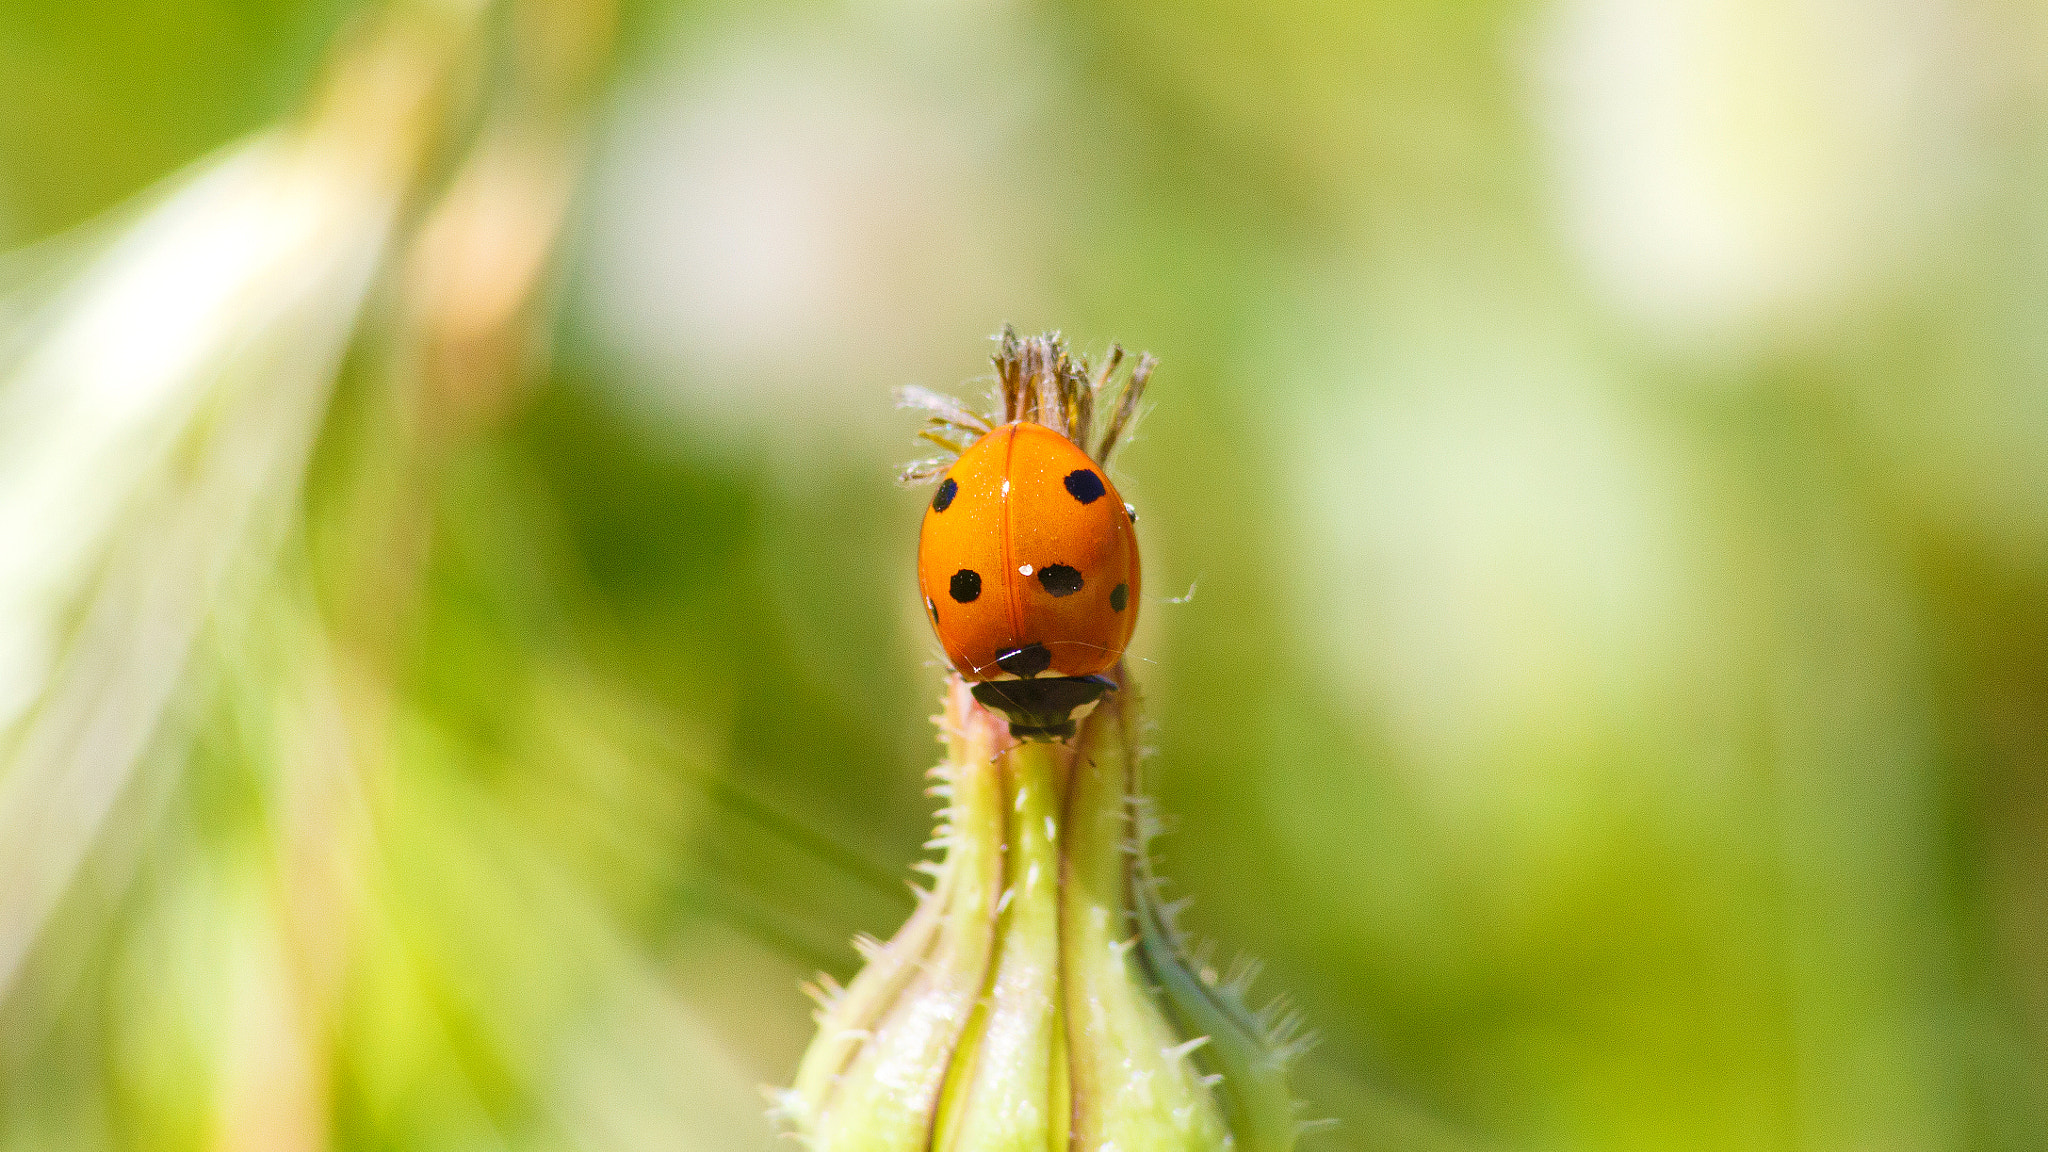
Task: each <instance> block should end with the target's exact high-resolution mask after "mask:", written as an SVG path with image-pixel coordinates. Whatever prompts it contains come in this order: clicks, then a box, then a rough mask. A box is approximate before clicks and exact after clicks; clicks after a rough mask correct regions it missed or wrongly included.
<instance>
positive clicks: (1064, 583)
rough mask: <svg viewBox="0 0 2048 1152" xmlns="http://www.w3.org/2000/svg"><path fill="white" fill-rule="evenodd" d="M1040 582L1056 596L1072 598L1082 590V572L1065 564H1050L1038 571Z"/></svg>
mask: <svg viewBox="0 0 2048 1152" xmlns="http://www.w3.org/2000/svg"><path fill="white" fill-rule="evenodd" d="M1038 582H1039V583H1040V584H1043V585H1045V590H1046V591H1047V592H1050V593H1052V594H1053V595H1054V596H1072V595H1073V594H1074V593H1076V592H1079V591H1080V590H1081V572H1080V570H1079V569H1076V568H1069V567H1067V566H1066V565H1065V564H1048V565H1046V566H1045V567H1043V568H1040V569H1039V570H1038Z"/></svg>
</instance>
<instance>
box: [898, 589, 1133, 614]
mask: <svg viewBox="0 0 2048 1152" xmlns="http://www.w3.org/2000/svg"><path fill="white" fill-rule="evenodd" d="M1130 602H1131V586H1130V585H1129V584H1119V585H1117V586H1116V588H1115V589H1114V590H1112V591H1111V592H1110V594H1109V606H1110V607H1111V608H1113V609H1115V610H1116V611H1118V612H1121V611H1123V610H1124V605H1126V604H1129V603H1130ZM932 619H934V620H936V619H938V617H936V616H934V617H932Z"/></svg>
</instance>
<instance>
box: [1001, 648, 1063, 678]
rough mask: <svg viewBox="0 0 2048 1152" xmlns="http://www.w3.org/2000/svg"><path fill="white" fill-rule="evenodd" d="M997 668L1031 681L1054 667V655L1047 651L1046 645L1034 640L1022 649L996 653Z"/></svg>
mask: <svg viewBox="0 0 2048 1152" xmlns="http://www.w3.org/2000/svg"><path fill="white" fill-rule="evenodd" d="M996 667H998V668H1001V669H1002V670H1003V671H1005V672H1008V673H1010V674H1011V675H1013V676H1022V677H1024V678H1025V679H1026V680H1029V679H1031V678H1032V677H1033V676H1036V675H1038V674H1039V673H1040V672H1043V671H1045V670H1046V669H1047V668H1050V667H1052V653H1050V652H1047V651H1046V650H1045V645H1043V644H1040V643H1038V642H1037V641H1035V640H1034V641H1032V642H1031V643H1029V644H1026V645H1025V646H1023V647H1022V648H1012V649H1010V650H1009V651H1007V652H998V653H996Z"/></svg>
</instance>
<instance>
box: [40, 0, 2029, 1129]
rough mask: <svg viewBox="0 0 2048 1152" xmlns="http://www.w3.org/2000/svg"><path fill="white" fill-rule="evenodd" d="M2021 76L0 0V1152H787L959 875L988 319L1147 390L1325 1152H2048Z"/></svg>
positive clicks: (1597, 43)
mask: <svg viewBox="0 0 2048 1152" xmlns="http://www.w3.org/2000/svg"><path fill="white" fill-rule="evenodd" d="M2043 61H2048V16H2044V14H2043V10H2042V9H2041V8H2040V7H2039V6H2038V5H2033V4H2028V3H2017V2H2008V0H1870V2H1866V3H1851V2H1843V0H1777V2H1763V0H1515V2H1479V3H1458V2H1443V0H1384V2H1370V3H1342V4H1331V3H1318V2H1314V0H1266V2H1262V3H1230V2H1226V3H1197V4H1176V3H1165V2H1162V0H1137V2H1128V3H1118V4H1104V5H1096V4H1085V3H1078V4H1073V3H1053V4H1026V3H1021V2H1016V0H960V2H957V3H940V2H924V0H870V2H867V3H861V4H845V5H833V4H818V3H780V2H770V3H738V2H711V3H702V4H685V3H675V4H668V3H653V2H648V0H630V2H629V3H627V4H626V6H625V7H623V8H622V9H619V10H617V11H611V10H608V9H606V8H603V7H601V6H597V5H586V4H579V3H575V2H573V0H499V2H497V3H488V4H487V3H483V2H482V0H415V2H411V3H405V2H400V3H396V4H393V5H391V6H389V7H375V6H363V5H359V4H355V3H350V2H348V0H312V2H309V3H297V4H294V3H281V4H273V3H262V2H256V0H125V2H121V3H113V4H104V5H69V4H66V5H45V4H34V3H29V2H27V0H6V2H0V248H4V249H7V250H10V251H11V252H12V255H9V256H7V257H5V258H4V259H0V771H4V773H5V774H4V775H0V1149H6V1150H10V1152H11V1150H15V1149H20V1150H24V1152H26V1150H30V1149H35V1150H45V1149H50V1150H54V1149H89V1148H90V1149H97V1148H136V1149H150V1150H177V1149H202V1148H203V1149H247V1150H259V1149H260V1150H271V1149H277V1150H296V1149H307V1150H311V1149H328V1148H333V1149H373V1148H377V1149H381V1148H390V1149H400V1148H403V1149H458V1148H459V1149H488V1148H504V1149H528V1148H532V1149H539V1148H564V1149H593V1150H595V1149H623V1150H632V1149H650V1150H651V1149H656V1148H660V1149H698V1148H702V1149H741V1148H766V1147H769V1146H770V1145H771V1143H772V1135H771V1133H770V1130H769V1127H768V1125H767V1122H766V1121H765V1120H764V1119H763V1118H762V1112H763V1109H764V1106H765V1105H764V1101H763V1100H762V1099H761V1097H760V1095H759V1093H758V1087H759V1086H760V1085H763V1084H773V1083H782V1082H786V1080H787V1078H788V1077H789V1075H790V1074H791V1072H792V1070H793V1069H794V1066H795V1061H796V1058H797V1056H798V1054H799V1053H800V1052H801V1050H802V1047H803V1045H804V1043H805V1042H806V1040H807V1039H808V1033H809V1028H810V1024H809V1020H808V1010H809V1007H810V1006H809V1003H808V1002H807V1001H805V1000H804V999H803V998H802V997H801V996H800V995H798V993H797V991H796V986H797V984H798V982H799V981H800V980H801V979H804V978H807V977H808V976H809V975H811V974H812V973H813V972H815V971H817V970H820V969H822V970H824V971H826V972H829V973H832V974H834V975H836V976H838V977H839V978H842V979H844V978H845V977H847V976H848V975H850V973H851V971H852V970H853V968H854V963H855V955H854V952H853V950H852V949H851V948H850V947H849V946H848V943H847V942H848V940H849V938H850V937H851V936H852V935H853V934H855V933H857V932H867V933H872V934H876V935H886V934H887V933H888V932H890V931H892V930H893V929H894V927H895V926H896V925H897V923H899V922H900V920H901V919H902V917H903V916H904V915H905V914H906V913H907V912H908V910H909V908H910V906H911V901H910V896H909V893H908V890H907V889H906V888H905V886H904V883H903V881H904V879H905V878H906V877H908V876H909V872H908V865H909V864H910V863H911V862H912V861H913V860H914V859H916V858H917V857H918V855H919V845H920V843H921V842H922V841H923V840H924V838H925V836H926V835H927V833H928V830H929V821H930V814H931V807H932V803H933V802H932V801H930V800H929V799H927V798H926V797H925V796H924V795H923V793H922V790H923V787H924V783H925V782H924V780H923V778H922V773H923V771H924V769H925V768H926V767H927V766H928V765H929V764H931V763H932V762H933V761H934V759H935V757H936V748H935V747H934V744H933V730H932V728H931V726H930V724H929V723H928V721H927V717H928V716H929V715H930V714H931V713H932V712H933V711H934V710H935V704H936V697H937V693H938V690H939V686H940V680H941V674H942V673H941V668H942V665H943V656H942V655H941V654H940V653H939V651H938V649H937V647H936V645H935V643H934V642H933V641H932V639H931V638H930V636H929V635H928V634H927V631H926V629H925V627H924V624H923V621H922V617H921V613H920V612H919V609H918V604H917V601H916V596H915V592H914V585H913V572H912V553H913V549H914V544H913V539H914V533H915V531H916V525H917V523H918V516H919V512H920V504H921V502H922V501H923V499H924V496H923V495H922V494H921V493H919V492H917V491H914V490H906V489H903V488H900V487H898V486H896V485H895V484H894V482H893V480H892V476H893V473H894V470H895V467H896V466H897V465H899V464H900V463H902V462H903V461H905V460H908V459H911V458H912V457H914V456H916V455H919V454H920V453H919V452H918V449H917V447H916V445H915V443H914V442H913V441H912V439H911V435H912V433H913V431H914V430H915V426H916V424H917V421H916V418H915V417H914V416H912V415H910V414H908V413H902V412H897V411H892V410H891V408H890V406H889V390H890V388H892V387H893V386H895V385H899V384H906V383H919V384H924V385H926V386H930V387H934V388H938V389H940V390H942V391H953V390H958V391H961V392H963V393H964V394H967V395H969V396H978V395H979V393H980V392H981V391H982V389H983V388H984V387H985V381H983V380H981V379H980V378H981V377H983V376H984V375H985V374H986V373H987V365H986V356H987V355H988V353H989V352H990V351H992V345H990V344H989V343H988V342H987V341H986V340H985V337H986V336H987V335H988V334H989V333H991V332H993V331H995V329H996V327H997V326H998V325H999V324H1000V323H1002V322H1005V321H1008V322H1012V323H1015V324H1016V325H1018V326H1019V327H1020V328H1022V329H1025V330H1037V329H1041V328H1055V327H1057V328H1060V329H1063V330H1064V331H1065V332H1066V333H1067V335H1068V337H1069V338H1070V339H1072V340H1073V341H1075V342H1076V343H1077V344H1078V345H1079V346H1080V347H1081V348H1083V349H1085V350H1089V351H1091V352H1099V351H1100V350H1101V349H1103V348H1104V347H1106V346H1107V344H1108V343H1109V341H1111V340H1117V341H1120V342H1122V343H1123V344H1124V345H1125V346H1127V347H1132V348H1141V349H1146V350H1149V351H1151V352H1153V353H1154V354H1156V355H1157V356H1158V357H1159V358H1160V360H1161V363H1162V367H1161V369H1160V372H1159V374H1158V376H1157V377H1156V378H1155V381H1154V384H1153V391H1152V398H1153V401H1154V405H1155V407H1154V408H1153V409H1152V410H1151V411H1150V412H1149V413H1148V414H1147V416H1146V418H1145V420H1144V423H1143V424H1142V426H1141V428H1140V435H1139V438H1138V440H1137V441H1136V442H1135V443H1134V445H1133V446H1132V447H1131V448H1130V449H1129V450H1128V451H1127V452H1126V453H1124V454H1123V455H1122V457H1121V459H1120V461H1119V466H1118V470H1117V471H1118V475H1117V482H1118V484H1119V485H1120V487H1121V488H1122V490H1123V492H1124V493H1125V494H1126V495H1127V496H1128V497H1129V498H1130V499H1132V500H1133V501H1134V502H1135V503H1136V504H1137V506H1138V507H1139V509H1140V510H1141V512H1142V516H1143V520H1142V525H1141V529H1140V534H1141V537H1142V540H1143V544H1144V547H1145V550H1146V552H1145V556H1146V589H1147V595H1146V600H1145V602H1144V605H1143V612H1144V615H1143V622H1142V625H1141V627H1140V629H1139V634H1138V640H1137V642H1136V644H1135V645H1134V648H1133V654H1134V655H1135V656H1136V657H1137V658H1138V663H1137V665H1136V674H1137V676H1138V677H1139V679H1140V682H1141V683H1142V685H1143V687H1144V689H1145V692H1146V694H1147V698H1148V700H1149V704H1150V710H1151V713H1152V715H1153V717H1154V719H1155V720H1156V722H1157V731H1156V733H1155V734H1154V738H1153V742H1154V743H1155V744H1156V746H1157V748H1158V750H1159V755H1158V756H1157V758H1156V760H1154V761H1153V762H1152V763H1153V765H1154V768H1153V773H1152V781H1151V783H1152V786H1153V789H1154V790H1155V791H1156V793H1157V794H1158V796H1159V799H1160V802H1161V804H1162V806H1163V808H1164V809H1165V810H1166V811H1167V812H1169V813H1172V814H1174V816H1175V817H1177V824H1176V827H1175V831H1174V834H1173V835H1172V836H1170V837H1168V838H1167V840H1166V841H1164V846H1163V857H1164V862H1165V865H1166V870H1167V872H1168V874H1169V875H1171V876H1173V877H1174V879H1175V882H1176V891H1177V892H1178V893H1179V894H1183V895H1190V896H1193V897H1194V898H1195V903H1194V906H1193V909H1192V911H1191V912H1190V913H1189V917H1188V921H1187V922H1188V924H1189V925H1190V926H1191V927H1192V928H1193V929H1194V930H1195V931H1196V932H1197V933H1198V934H1199V935H1201V936H1204V937H1213V938H1215V939H1216V940H1218V941H1220V942H1221V944H1222V948H1223V951H1224V952H1226V953H1229V952H1232V951H1235V950H1237V949H1242V950H1244V951H1246V952H1248V953H1250V954H1253V955H1256V956H1259V957H1261V958H1263V959H1264V960H1265V961H1266V962H1267V969H1266V972H1267V974H1266V976H1265V977H1264V979H1263V980H1262V982H1261V987H1262V988H1264V989H1265V990H1266V991H1267V992H1269V993H1283V992H1284V993H1286V994H1288V995H1289V996H1290V997H1291V998H1292V999H1293V1000H1294V1001H1295V1002H1297V1003H1298V1004H1299V1005H1300V1006H1301V1008H1302V1009H1303V1010H1304V1012H1305V1014H1306V1016H1307V1019H1308V1021H1309V1022H1310V1024H1311V1026H1312V1027H1313V1028H1314V1030H1315V1031H1316V1032H1317V1033H1318V1034H1319V1035H1320V1037H1321V1043H1320V1046H1319V1047H1318V1048H1317V1049H1316V1050H1315V1052H1314V1053H1313V1054H1312V1056H1311V1057H1310V1058H1309V1060H1308V1062H1307V1064H1306V1065H1305V1068H1304V1071H1303V1073H1302V1077H1301V1083H1300V1085H1299V1087H1300V1090H1301V1091H1302V1093H1303V1094H1304V1095H1305V1096H1306V1097H1307V1098H1308V1100H1309V1101H1310V1104H1311V1114H1313V1115H1320V1116H1330V1117H1335V1118H1337V1119H1338V1120H1339V1123H1338V1124H1337V1125H1336V1126H1335V1127H1333V1128H1331V1129H1329V1130H1327V1131H1323V1132H1319V1133H1317V1134H1315V1135H1314V1136H1312V1137H1310V1138H1309V1139H1308V1141H1307V1142H1306V1146H1307V1147H1310V1148H1330V1149H1337V1148H1361V1149H1367V1148H1370V1149H1460V1150H1462V1149H1472V1150H1478V1149H1666V1148H1669V1149H1801V1150H1806V1149H1811V1150H1817V1152H1818V1150H1830V1152H1832V1150H1841V1152H1893V1150H1897V1152H1911V1150H1923V1149H1924V1150H1936V1149H1978V1148H1982V1149H2012V1150H2028V1149H2039V1148H2043V1147H2048V778H2044V775H2043V773H2044V771H2048V382H2044V374H2048V193H2044V191H2043V190H2044V189H2048V67H2044V65H2043ZM1191 589H1192V590H1193V594H1192V596H1187V595H1186V594H1187V593H1188V592H1189V591H1190V590H1191ZM1183 600H1184V602H1182V601H1183Z"/></svg>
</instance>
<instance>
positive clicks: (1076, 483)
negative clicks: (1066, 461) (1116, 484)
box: [1067, 468, 1108, 504]
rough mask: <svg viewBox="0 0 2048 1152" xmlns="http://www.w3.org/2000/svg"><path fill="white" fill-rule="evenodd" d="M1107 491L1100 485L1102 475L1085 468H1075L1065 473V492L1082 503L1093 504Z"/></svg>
mask: <svg viewBox="0 0 2048 1152" xmlns="http://www.w3.org/2000/svg"><path fill="white" fill-rule="evenodd" d="M1105 491H1108V489H1105V488H1104V487H1103V486H1102V477H1100V476H1097V475H1096V474H1095V473H1094V472H1092V471H1090V470H1088V469H1086V468H1076V469H1074V470H1073V471H1072V472H1069V473H1067V493H1068V494H1069V495H1071V496H1072V497H1073V498H1074V499H1076V500H1079V501H1080V502H1081V503H1083V504H1093V503H1095V502H1096V501H1097V500H1100V499H1102V494H1103V493H1104V492H1105Z"/></svg>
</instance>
